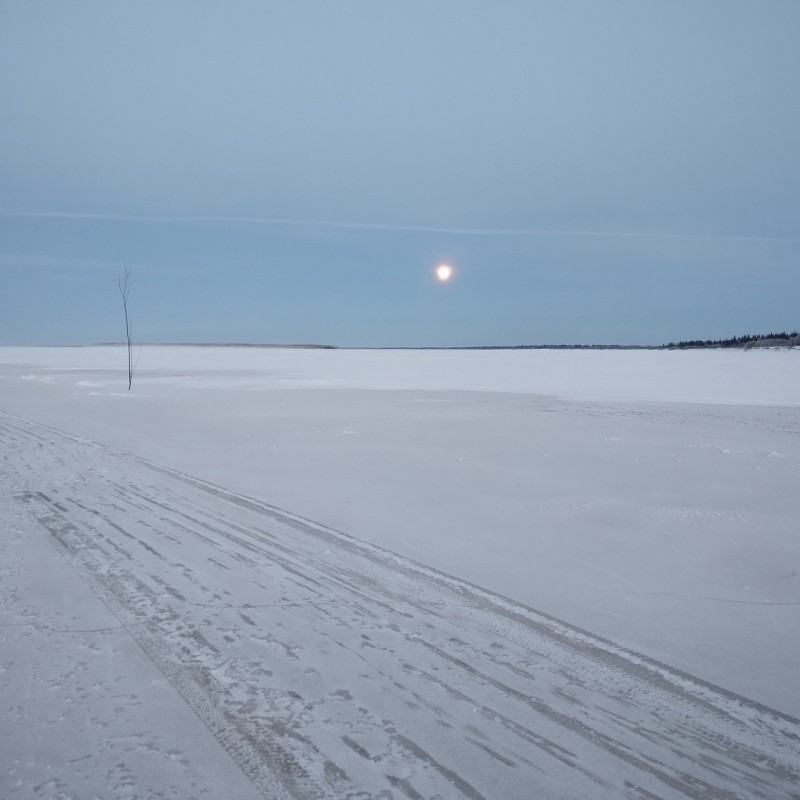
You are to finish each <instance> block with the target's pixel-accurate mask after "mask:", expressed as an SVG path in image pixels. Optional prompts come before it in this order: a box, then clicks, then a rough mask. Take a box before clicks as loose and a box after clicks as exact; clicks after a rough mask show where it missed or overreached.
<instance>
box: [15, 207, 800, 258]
mask: <svg viewBox="0 0 800 800" xmlns="http://www.w3.org/2000/svg"><path fill="white" fill-rule="evenodd" d="M0 218H19V219H45V220H46V219H65V220H70V219H72V220H85V221H97V222H103V221H112V222H143V223H154V224H165V225H167V224H176V225H179V224H196V223H207V224H211V225H273V226H281V225H286V226H298V227H301V226H308V227H317V228H340V229H349V230H369V231H400V232H402V231H408V232H413V233H440V234H445V235H452V236H486V237H492V236H496V237H504V236H507V237H512V236H518V237H525V236H531V237H535V236H547V237H565V238H569V237H582V238H592V237H597V238H606V239H672V240H685V241H692V240H694V241H731V242H736V241H740V242H787V243H796V242H800V237H797V236H749V235H723V234H701V233H674V232H665V231H618V230H573V229H560V228H481V227H437V226H425V225H401V224H394V223H383V222H359V221H351V220H332V219H304V218H289V217H257V216H210V215H183V216H182V215H156V214H140V215H139V214H115V213H92V212H88V213H86V212H71V211H13V210H0ZM2 258H3V256H2V254H0V259H2ZM20 258H24V257H20ZM62 260H63V261H74V262H75V264H76V265H77V264H78V263H80V264H83V265H85V266H88V265H89V264H88V263H87V262H83V261H81V260H80V259H62ZM101 264H105V265H106V266H114V267H115V268H116V267H119V266H120V263H119V262H111V261H109V262H97V263H96V265H97V266H100V265H101Z"/></svg>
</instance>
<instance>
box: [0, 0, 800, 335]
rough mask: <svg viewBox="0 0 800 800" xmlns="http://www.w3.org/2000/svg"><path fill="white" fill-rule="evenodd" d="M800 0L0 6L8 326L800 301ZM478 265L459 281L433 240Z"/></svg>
mask: <svg viewBox="0 0 800 800" xmlns="http://www.w3.org/2000/svg"><path fill="white" fill-rule="evenodd" d="M798 35H800V4H798V3H797V2H794V0H787V2H777V1H774V0H766V1H764V0H762V1H761V2H738V1H737V0H708V1H707V2H703V1H702V0H700V1H698V0H692V1H691V2H688V1H687V2H680V1H676V2H644V1H643V0H631V1H630V2H613V1H610V2H604V3H597V2H570V0H559V1H558V2H555V1H554V2H530V0H525V2H492V3H489V2H469V1H468V0H458V1H456V0H453V1H452V2H449V1H447V0H442V1H441V2H436V1H435V0H434V2H430V1H428V2H413V1H411V2H403V3H393V4H391V3H375V2H366V1H363V2H362V1H361V0H343V1H342V2H336V3H333V2H329V3H323V2H314V3H311V2H302V1H300V2H292V3H264V2H252V3H250V2H238V1H237V0H232V2H228V3H203V2H181V0H175V1H174V2H170V3H161V2H136V3H107V2H80V3H72V4H63V3H49V2H48V3H43V2H36V1H34V2H30V3H19V4H12V3H6V4H3V5H2V6H0V109H2V110H1V111H0V145H1V146H0V344H48V343H50V344H58V343H62V344H66V343H78V344H80V343H90V342H96V341H111V340H120V339H121V338H122V335H123V333H124V329H123V327H122V310H121V303H120V299H119V295H118V293H117V287H116V281H117V277H118V275H119V274H120V272H121V270H122V268H123V265H124V264H128V265H129V266H130V268H131V270H132V272H133V275H134V284H133V288H132V293H131V313H132V319H133V325H134V335H135V337H136V338H137V339H138V340H139V341H252V342H271V343H293V342H312V343H328V344H335V345H341V346H438V345H442V346H452V345H481V344H500V345H514V344H545V343H619V344H631V343H642V344H659V343H662V342H665V341H669V340H676V339H683V338H697V337H702V338H707V337H712V338H716V337H722V336H729V335H734V334H739V333H746V332H762V331H769V330H778V329H796V328H798V327H800V322H799V321H798V314H797V310H796V307H797V298H798V297H800V148H798V146H797V142H798V141H800V103H798V89H797V87H798V86H800V48H798V47H797V41H798ZM443 260H444V261H448V262H449V263H452V264H453V266H454V267H455V270H456V272H455V276H454V278H453V279H452V280H451V281H450V282H449V283H447V284H439V283H437V282H436V281H435V280H434V277H433V269H434V267H435V266H436V264H437V263H439V262H441V261H443Z"/></svg>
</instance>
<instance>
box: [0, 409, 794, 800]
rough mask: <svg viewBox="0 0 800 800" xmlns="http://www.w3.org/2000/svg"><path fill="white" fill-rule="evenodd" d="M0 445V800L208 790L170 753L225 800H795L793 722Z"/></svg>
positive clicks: (454, 591)
mask: <svg viewBox="0 0 800 800" xmlns="http://www.w3.org/2000/svg"><path fill="white" fill-rule="evenodd" d="M0 453H1V454H2V456H0V459H1V460H0V480H1V481H2V483H1V484H0V486H2V491H0V507H1V508H2V517H3V520H4V523H3V526H2V529H1V530H2V536H3V539H4V541H3V542H2V548H3V549H2V553H0V555H2V559H3V560H2V566H1V567H0V569H1V570H2V598H1V599H0V636H2V642H3V645H2V652H1V653H0V662H2V671H0V704H1V705H0V708H2V713H3V715H4V716H5V721H4V722H3V723H2V730H1V731H0V732H2V733H3V734H4V738H5V740H6V741H7V742H9V744H8V745H7V746H5V747H4V750H5V753H4V754H3V755H2V761H3V762H4V763H2V764H0V789H1V790H2V791H0V794H2V795H3V796H4V797H5V796H7V797H9V798H11V797H16V796H19V797H39V796H41V797H45V796H59V797H84V796H89V795H88V793H87V792H86V787H90V786H95V785H100V782H102V783H103V784H104V785H106V786H108V787H109V790H110V791H112V793H113V796H114V797H122V796H124V797H144V796H148V797H150V796H163V797H173V796H174V797H202V796H214V793H215V791H216V790H215V789H214V788H213V787H211V786H210V785H208V784H206V785H204V784H203V780H204V779H203V771H202V764H200V765H198V764H194V763H190V762H191V760H192V758H196V759H200V760H202V759H205V758H208V759H214V758H216V759H222V761H224V762H225V763H226V764H227V765H228V768H229V769H230V770H231V774H235V776H237V777H236V778H235V779H234V778H231V780H238V781H240V783H241V787H243V788H241V790H239V789H235V788H232V786H233V785H232V784H229V786H228V789H229V791H230V792H231V794H230V795H229V796H237V797H242V796H244V794H243V793H244V792H245V791H247V792H250V793H251V794H250V795H248V796H252V797H258V796H259V795H260V796H263V797H268V798H275V797H291V798H383V799H384V800H388V799H389V798H411V800H416V799H418V798H447V799H449V798H461V797H464V798H469V799H470V800H479V798H504V800H517V799H519V800H530V798H533V797H535V798H594V799H597V798H619V797H627V798H638V799H639V800H656V798H665V799H666V798H679V797H681V798H682V797H687V798H697V799H698V800H699V799H700V798H702V799H703V800H710V799H711V798H743V799H744V798H748V799H752V798H770V799H771V800H772V799H774V798H800V721H798V720H796V719H793V718H791V717H788V716H786V715H784V714H781V713H779V712H777V711H773V710H771V709H768V708H766V707H764V706H762V705H759V704H757V703H754V702H751V701H749V700H747V699H745V698H742V697H739V696H737V695H734V694H732V693H730V692H727V691H725V690H723V689H721V688H718V687H715V686H712V685H709V684H707V683H704V682H703V681H700V680H698V679H695V678H693V677H692V676H691V675H687V674H684V673H681V672H678V671H676V670H673V669H671V668H670V667H668V666H666V665H664V664H660V663H657V662H654V661H652V660H650V659H648V658H646V657H644V656H642V655H639V654H637V653H634V652H631V651H628V650H624V649H622V648H620V647H618V646H616V645H615V644H613V643H612V642H609V641H605V640H602V639H599V638H597V637H594V636H592V635H591V634H590V633H587V632H585V631H581V630H578V629H576V628H574V627H571V626H569V625H568V624H565V623H563V622H560V621H558V620H555V619H553V618H550V617H548V616H546V615H543V614H540V613H538V612H536V611H535V610H533V609H530V608H527V607H524V606H521V605H519V604H517V603H514V602H512V601H510V600H508V599H505V598H503V597H501V596H498V595H495V594H492V593H490V592H487V591H485V590H483V589H481V588H479V587H476V586H472V585H469V584H467V583H464V582H462V581H459V580H457V579H455V578H453V577H450V576H448V575H445V574H442V573H440V572H437V571H434V570H432V569H429V568H426V567H425V566H424V565H421V564H417V563H414V562H411V561H409V560H407V559H405V558H402V557H400V556H397V555H394V554H392V553H391V552H387V551H385V550H381V549H379V548H376V547H373V546H369V545H366V544H363V543H361V542H359V541H356V540H354V539H352V538H350V537H348V536H347V535H346V534H343V533H339V532H336V531H332V530H328V529H326V528H323V527H321V526H318V525H315V524H314V523H312V522H309V521H307V520H304V519H301V518H298V517H296V516H293V515H292V514H290V513H286V512H284V511H281V510H279V509H276V508H273V507H271V506H268V505H266V504H264V503H261V502H259V501H257V500H254V499H250V498H246V497H242V496H239V495H236V494H233V493H231V492H228V491H226V490H225V489H224V488H222V487H219V486H214V485H211V484H208V483H206V482H203V481H200V480H198V479H196V478H193V477H192V476H189V475H185V474H180V473H177V472H175V471H172V470H170V469H167V468H164V467H162V466H159V465H156V464H152V463H149V462H146V461H143V460H141V459H138V458H136V457H134V456H131V455H129V454H126V453H120V452H116V451H112V450H109V449H108V448H106V447H104V446H102V445H101V444H97V443H94V442H88V441H84V440H78V439H75V438H73V437H70V436H68V435H66V434H64V433H62V432H60V431H57V430H54V429H52V428H47V427H44V426H42V425H38V424H35V423H33V422H30V421H27V420H25V419H22V418H19V417H12V416H10V415H5V414H0ZM42 540H44V541H45V542H47V541H49V542H51V543H52V544H53V545H54V546H55V551H53V552H52V553H51V554H50V556H49V557H48V556H47V554H46V553H44V551H41V552H42V555H41V559H42V561H41V563H47V564H50V565H51V566H50V569H52V570H55V571H60V572H64V573H68V574H71V575H73V577H75V576H77V578H79V581H77V583H76V586H77V585H78V584H79V585H80V586H81V587H83V591H86V588H87V587H88V588H89V589H90V590H91V593H92V596H93V597H94V598H95V599H98V598H99V600H100V601H102V604H103V605H104V606H105V611H103V614H105V616H104V617H103V620H105V622H103V621H102V620H101V623H102V624H101V623H98V625H97V627H92V626H88V627H86V628H79V627H76V626H77V623H78V622H79V617H81V613H82V612H81V608H80V607H79V606H78V605H76V606H75V607H74V608H72V609H71V610H70V608H69V599H66V600H64V601H63V606H64V607H63V608H62V607H61V606H59V604H58V603H55V605H54V606H53V608H54V609H55V610H53V611H52V614H53V615H56V616H58V614H60V615H61V617H60V618H62V623H60V624H59V625H55V624H53V623H52V622H48V621H47V619H45V617H44V615H43V614H42V613H39V611H37V609H40V608H41V604H42V603H44V602H45V599H46V595H47V584H48V583H50V581H49V579H48V578H46V577H42V576H41V575H40V576H39V584H37V585H39V589H35V587H34V584H35V581H34V577H31V576H32V575H34V573H35V570H33V569H31V570H29V571H28V573H25V574H27V575H28V577H27V578H25V579H24V580H23V569H22V567H21V566H19V565H18V564H17V563H16V561H15V560H14V559H15V558H17V560H19V557H21V556H20V554H24V553H29V554H30V553H31V552H33V551H34V550H35V548H37V547H38V548H41V547H42ZM37 542H38V544H37ZM47 547H50V545H47ZM50 550H51V551H52V547H51V548H50ZM37 552H38V551H37ZM53 553H57V555H53ZM52 565H55V566H52ZM65 580H66V578H65ZM25 581H27V583H26V582H25ZM53 581H54V583H53V585H55V582H56V574H55V572H54V573H53ZM32 587H34V588H32ZM72 591H73V592H74V594H73V596H74V597H75V598H76V601H75V602H76V604H77V602H78V601H77V598H78V597H79V591H78V588H76V589H74V590H72ZM87 594H88V593H87ZM43 597H44V598H45V599H43ZM54 602H55V601H54ZM59 602H61V601H59ZM56 606H58V608H57V607H56ZM87 608H88V606H87ZM99 613H100V612H98V614H99ZM67 618H68V619H67ZM98 619H99V617H98ZM65 620H66V622H69V621H70V620H71V621H72V625H73V628H72V629H69V626H68V625H66V622H65ZM70 636H72V637H73V638H72V639H69V637H70ZM74 637H79V639H80V643H82V644H80V647H82V650H81V652H82V656H81V658H80V659H75V660H73V659H74V655H73V654H74V652H76V648H78V647H79V645H78V644H76V643H75V638H74ZM111 642H113V643H114V644H113V648H112V645H111V644H110V643H111ZM136 645H138V647H137V646H136ZM126 648H127V649H126ZM112 649H113V651H114V653H115V654H116V656H115V658H114V659H113V663H112V662H111V661H110V660H109V659H110V656H109V653H110V652H111V650H112ZM125 653H128V654H129V655H128V656H127V657H126V656H125ZM145 656H146V658H145ZM67 662H69V663H67ZM140 662H142V663H140ZM144 662H146V663H144ZM137 664H138V666H136V665H137ZM132 670H138V671H137V672H136V675H137V676H138V678H136V679H135V680H134V678H132V677H131V674H129V673H131V671H132ZM147 670H150V671H149V672H148V671H147ZM148 675H150V676H155V677H154V678H153V677H151V678H149V679H147V680H146V679H145V678H146V676H148ZM56 677H58V680H56ZM134 677H135V676H134ZM125 681H128V682H129V684H130V686H131V687H133V688H132V689H130V690H126V691H125V693H123V692H122V690H117V689H115V686H116V687H119V686H121V685H122V684H124V683H125ZM148 681H149V682H148ZM68 686H71V687H72V689H73V690H75V687H78V688H80V687H82V689H81V691H79V692H78V691H74V692H73V694H72V695H70V698H69V699H70V700H71V702H70V703H67V702H66V699H65V696H64V693H65V692H66V691H67V687H68ZM115 691H116V694H115ZM37 692H38V694H37ZM42 693H44V694H47V693H49V697H50V699H49V700H48V701H47V702H44V701H43V700H42V696H41V695H42ZM153 693H159V694H158V697H163V698H164V700H163V705H161V703H162V701H158V703H155V701H154V700H153V697H154V696H155V695H153ZM148 696H149V699H148ZM148 702H149V703H150V706H148V708H150V709H151V710H150V711H148V712H147V713H141V714H140V715H139V717H135V711H132V710H131V707H130V706H131V704H133V705H135V704H142V703H145V704H146V703H148ZM48 703H50V704H51V705H53V704H54V705H55V706H57V707H58V708H59V711H58V719H61V718H62V717H64V716H65V715H66V718H67V719H68V720H69V722H70V725H71V728H70V729H71V730H72V731H73V732H74V740H73V741H70V742H63V743H59V741H57V740H56V734H55V733H54V731H56V730H60V729H59V728H58V727H57V726H56V727H53V728H52V730H50V731H49V729H48V725H47V724H46V723H48V720H50V717H51V716H52V714H50V712H49V711H48ZM170 704H172V705H170ZM172 707H176V708H178V710H177V711H176V712H175V714H176V715H177V714H179V713H184V714H185V710H186V707H188V708H189V709H191V711H192V712H193V714H188V715H185V717H181V719H182V720H183V721H182V722H181V723H180V724H177V722H176V721H175V720H176V719H177V717H176V716H174V715H172V714H171V713H170V712H168V709H169V708H172ZM159 709H161V713H159ZM180 709H183V712H180ZM129 714H133V715H134V717H132V718H131V719H133V718H135V719H137V720H139V721H138V722H137V723H136V724H137V725H138V728H136V729H135V730H133V729H132V730H129V731H128V732H127V734H126V735H125V736H122V735H120V736H119V737H118V738H115V737H114V736H112V735H111V733H110V732H113V731H115V730H117V729H118V727H119V725H121V724H123V723H122V722H121V721H117V722H115V721H114V720H115V718H116V719H118V720H119V719H120V718H125V717H126V715H129ZM48 715H50V716H48ZM50 721H52V722H53V724H54V725H55V722H57V719H55V718H53V719H52V720H50ZM128 724H129V726H132V725H133V724H134V723H133V722H130V721H129V723H128ZM115 726H116V727H115ZM23 730H24V731H25V732H26V733H25V735H24V736H23V737H22V738H20V735H21V734H20V732H21V731H23ZM48 731H49V732H48ZM165 731H171V733H170V742H166V741H164V740H165V735H166V734H165ZM198 731H199V733H198ZM201 735H202V736H205V737H207V739H208V742H209V743H210V744H206V745H203V746H202V747H201V748H200V749H199V750H197V752H199V753H200V754H201V755H199V756H190V755H183V756H181V757H180V758H178V759H177V761H179V762H180V763H181V764H182V765H183V767H182V768H181V769H177V768H176V770H175V771H173V772H168V771H167V772H164V773H163V774H164V775H167V776H172V777H166V778H163V779H162V780H164V781H173V783H171V784H170V785H163V784H162V785H161V786H160V787H158V792H159V793H156V789H154V788H152V789H150V790H148V791H149V793H146V792H145V789H143V788H142V787H144V786H145V785H146V782H147V780H151V781H152V780H153V775H155V774H161V773H159V772H158V770H159V769H161V767H160V766H159V763H160V761H168V760H170V759H172V760H175V759H176V755H178V754H181V753H184V754H185V753H186V752H187V748H188V747H189V744H190V743H191V742H192V741H195V742H197V741H199V740H200V739H201V738H202V736H201ZM9 737H12V738H11V739H10V738H9ZM211 737H213V738H211ZM12 739H13V740H14V742H15V743H14V744H10V742H11V741H12ZM203 748H205V749H203ZM196 749H197V748H196ZM209 751H216V755H215V754H214V753H213V752H209ZM223 751H224V752H223ZM43 753H46V757H45V756H44V755H42V754H43ZM203 753H206V754H207V755H202V754H203ZM68 754H69V758H67V755H68ZM226 754H227V755H226ZM209 763H212V762H211V761H209ZM234 765H235V766H236V767H238V770H237V769H236V768H235V767H234ZM181 781H183V782H184V783H181ZM4 782H5V783H4ZM238 785H239V784H237V786H238ZM81 787H83V788H81ZM123 789H124V791H123ZM58 792H60V794H58ZM140 792H141V793H140ZM105 796H112V795H109V794H107V795H105Z"/></svg>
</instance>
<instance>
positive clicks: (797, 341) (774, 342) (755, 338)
mask: <svg viewBox="0 0 800 800" xmlns="http://www.w3.org/2000/svg"><path fill="white" fill-rule="evenodd" d="M781 346H783V347H796V346H800V333H798V332H797V331H793V332H792V333H786V331H782V332H781V333H765V334H756V335H751V334H745V335H744V336H734V337H733V338H731V339H705V340H703V339H690V340H688V341H684V342H677V343H676V342H670V343H669V344H665V345H662V347H663V348H664V349H667V350H669V349H683V348H692V347H695V348H696V347H745V348H746V347H781Z"/></svg>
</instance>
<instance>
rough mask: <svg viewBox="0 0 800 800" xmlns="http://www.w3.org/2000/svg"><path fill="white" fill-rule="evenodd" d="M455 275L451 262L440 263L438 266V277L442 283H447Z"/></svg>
mask: <svg viewBox="0 0 800 800" xmlns="http://www.w3.org/2000/svg"><path fill="white" fill-rule="evenodd" d="M452 277H453V268H452V267H451V266H450V265H449V264H439V266H438V267H436V278H437V280H439V281H441V282H442V283H446V282H447V281H449V280H450V278H452Z"/></svg>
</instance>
